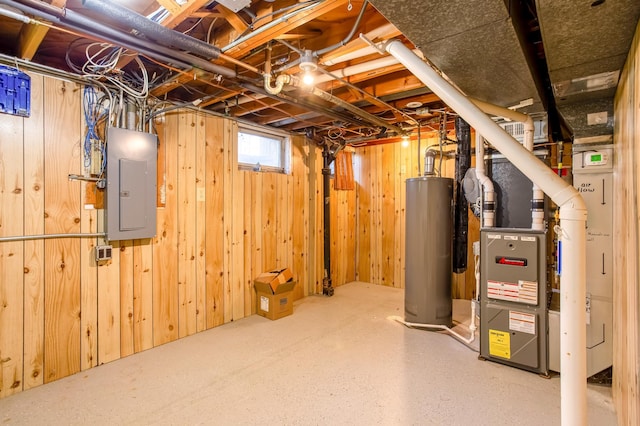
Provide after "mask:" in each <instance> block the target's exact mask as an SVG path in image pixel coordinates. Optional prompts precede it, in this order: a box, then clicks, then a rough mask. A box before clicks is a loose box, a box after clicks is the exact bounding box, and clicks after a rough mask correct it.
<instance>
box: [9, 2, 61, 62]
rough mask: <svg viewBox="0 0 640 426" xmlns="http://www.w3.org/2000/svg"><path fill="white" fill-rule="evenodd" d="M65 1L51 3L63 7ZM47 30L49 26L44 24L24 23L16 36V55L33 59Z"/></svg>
mask: <svg viewBox="0 0 640 426" xmlns="http://www.w3.org/2000/svg"><path fill="white" fill-rule="evenodd" d="M66 3H67V0H52V1H51V5H52V6H56V7H64V6H65V5H66ZM48 32H49V27H46V26H44V25H33V24H27V25H25V26H24V27H23V28H22V30H21V31H20V35H19V36H18V56H19V57H20V58H22V59H26V60H29V61H30V60H31V59H33V57H34V56H35V54H36V52H37V51H38V47H40V44H41V43H42V40H44V38H45V37H46V36H47V33H48Z"/></svg>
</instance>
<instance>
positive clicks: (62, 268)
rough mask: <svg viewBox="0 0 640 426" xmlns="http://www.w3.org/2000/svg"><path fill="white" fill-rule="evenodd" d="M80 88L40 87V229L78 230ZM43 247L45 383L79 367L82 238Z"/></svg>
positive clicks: (63, 84)
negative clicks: (42, 195)
mask: <svg viewBox="0 0 640 426" xmlns="http://www.w3.org/2000/svg"><path fill="white" fill-rule="evenodd" d="M79 93H80V87H79V86H78V85H76V84H75V83H69V82H66V81H62V80H54V79H47V80H46V81H45V86H44V146H45V155H44V181H45V182H46V188H45V203H44V218H45V224H44V231H45V233H48V234H58V233H77V232H80V196H81V195H80V184H79V183H78V182H69V178H68V175H69V174H71V173H77V172H78V168H79V167H78V165H79V164H80V158H79V156H80V150H79V149H78V147H79V142H80V139H81V135H80V119H79V117H80V96H79ZM44 245H45V250H44V252H45V257H44V268H45V278H44V287H45V301H44V306H45V345H44V381H45V383H46V382H50V381H52V380H56V379H59V378H62V377H65V376H68V375H70V374H73V373H76V372H78V371H80V269H79V268H78V267H77V265H79V262H80V241H79V240H77V239H68V238H60V239H51V240H46V241H45V242H44Z"/></svg>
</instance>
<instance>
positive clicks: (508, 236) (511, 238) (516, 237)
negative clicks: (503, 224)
mask: <svg viewBox="0 0 640 426" xmlns="http://www.w3.org/2000/svg"><path fill="white" fill-rule="evenodd" d="M504 239H505V240H508V241H518V236H517V235H505V236H504Z"/></svg>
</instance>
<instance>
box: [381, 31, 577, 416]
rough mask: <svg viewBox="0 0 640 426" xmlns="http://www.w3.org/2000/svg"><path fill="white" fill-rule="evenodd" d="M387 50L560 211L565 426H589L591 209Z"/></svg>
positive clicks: (417, 64)
mask: <svg viewBox="0 0 640 426" xmlns="http://www.w3.org/2000/svg"><path fill="white" fill-rule="evenodd" d="M383 46H384V48H385V50H386V51H387V52H389V53H390V54H392V55H393V56H395V57H396V58H398V60H399V61H400V62H401V63H402V64H403V65H404V66H405V67H406V68H407V69H408V70H409V71H411V73H413V74H414V75H415V76H416V77H418V78H419V79H420V80H421V81H422V82H423V83H424V84H425V85H426V86H428V87H429V88H430V89H431V90H432V91H433V93H435V94H436V95H437V96H438V97H440V99H442V101H443V102H444V103H446V104H447V105H449V106H450V107H451V108H453V109H454V110H455V111H456V112H457V113H458V114H459V115H460V116H461V117H462V118H464V119H465V121H467V122H468V123H469V124H470V125H471V126H473V127H474V128H475V129H476V131H478V132H480V133H481V134H482V135H483V136H484V137H485V138H486V139H487V140H488V141H489V142H490V143H491V144H492V145H493V146H494V147H496V149H498V150H499V151H500V152H501V153H502V154H503V155H504V156H505V157H506V158H507V159H508V160H509V161H511V163H513V165H514V166H516V168H518V170H520V171H521V172H522V173H523V174H524V175H525V176H527V177H528V178H529V179H530V180H531V181H532V182H534V183H536V184H537V185H538V186H539V187H540V188H541V189H542V191H544V192H545V193H546V194H547V195H548V196H549V197H550V198H551V199H552V200H553V201H554V202H555V203H556V204H558V205H559V206H560V230H559V233H558V234H559V235H560V238H561V243H562V245H561V248H559V251H560V253H561V261H560V267H561V283H562V285H561V286H560V310H561V311H562V315H561V316H560V352H561V354H560V368H561V370H562V374H561V375H560V385H561V397H560V399H561V419H562V425H564V426H568V425H586V424H587V368H586V366H587V356H586V346H587V345H586V310H585V299H586V290H585V288H586V265H585V262H586V221H587V208H586V205H585V203H584V200H583V199H582V197H581V196H580V194H579V193H578V191H576V189H575V188H573V186H571V185H570V184H568V183H567V182H565V181H564V180H562V178H560V177H559V176H558V175H557V174H555V173H554V172H553V170H551V169H550V168H549V167H547V166H546V165H545V164H544V163H543V162H542V161H540V160H539V159H538V158H537V157H536V156H535V155H533V154H532V153H531V152H529V151H528V150H527V149H526V148H524V147H523V146H522V145H520V144H519V143H518V141H516V140H515V139H514V138H513V137H511V136H510V135H509V134H508V133H507V132H505V131H504V129H502V128H501V127H500V126H498V125H497V124H496V123H494V122H493V120H491V118H489V117H488V116H487V115H486V114H485V113H483V112H482V111H481V110H480V109H479V108H478V107H477V106H476V105H474V104H473V102H471V101H470V100H469V99H467V97H466V96H465V95H464V94H462V93H461V92H460V91H459V90H457V89H456V88H455V87H454V86H453V85H452V84H451V83H449V82H448V81H447V80H446V79H445V78H444V77H442V75H441V74H440V73H439V72H438V71H436V70H435V69H434V68H433V67H431V66H429V65H427V64H426V63H425V62H423V61H422V60H421V59H420V58H419V57H418V56H416V55H415V54H413V53H412V52H411V50H410V49H408V48H407V47H406V46H404V45H403V44H402V42H400V41H399V40H391V41H389V42H387V43H385V44H383Z"/></svg>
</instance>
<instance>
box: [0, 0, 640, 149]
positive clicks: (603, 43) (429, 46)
mask: <svg viewBox="0 0 640 426" xmlns="http://www.w3.org/2000/svg"><path fill="white" fill-rule="evenodd" d="M47 3H49V2H46V3H45V2H44V1H39V0H0V7H1V8H4V9H2V10H0V15H4V16H0V53H2V54H3V55H4V56H3V58H2V59H3V62H5V63H11V62H12V61H11V59H12V58H13V57H18V58H24V59H26V60H29V61H32V62H33V63H37V64H42V65H46V66H49V67H54V68H56V69H61V70H64V71H70V72H75V73H83V72H85V73H89V72H92V73H94V74H99V75H98V76H96V77H94V78H100V79H101V81H103V82H108V81H107V79H106V77H111V78H117V79H119V80H121V81H122V82H123V83H124V84H128V85H131V86H132V88H133V91H134V92H140V91H143V90H142V89H143V86H144V84H143V83H144V81H145V80H147V81H148V83H149V99H150V100H152V102H159V101H163V100H168V101H171V102H174V103H190V104H197V106H198V107H199V108H204V109H210V110H213V111H216V112H218V113H220V114H225V115H228V116H233V117H237V118H240V119H243V120H247V121H250V122H254V123H258V124H263V125H268V126H271V127H274V128H278V129H282V130H287V131H294V132H297V131H306V130H308V129H312V130H313V131H314V133H315V134H316V135H320V136H328V137H331V138H341V139H345V140H346V141H347V142H349V143H354V144H355V143H362V142H366V141H374V140H383V141H396V140H399V136H400V135H401V134H404V133H410V132H413V133H414V134H415V129H416V128H417V127H418V126H419V127H420V128H421V129H422V130H437V129H438V128H440V127H441V126H446V125H447V117H449V118H450V117H451V115H449V114H445V113H448V112H449V111H448V110H447V109H446V106H445V105H444V104H443V103H442V102H441V101H440V100H439V99H438V98H437V97H436V96H434V95H433V94H432V93H431V92H430V91H429V89H428V88H426V87H424V85H423V84H422V83H421V82H420V81H419V80H418V79H417V78H415V77H414V76H412V75H411V74H410V73H409V72H408V71H407V70H405V69H404V67H402V66H401V65H400V64H398V63H397V62H395V61H394V60H393V58H391V57H389V56H383V55H381V54H380V53H378V52H376V51H374V50H373V49H372V48H371V47H370V46H368V44H367V43H366V42H365V41H363V40H362V39H360V38H359V37H358V34H360V33H363V34H366V35H367V37H368V38H369V39H371V40H373V41H376V42H380V41H384V40H388V39H390V38H399V39H400V40H402V41H403V42H404V43H405V44H406V45H407V46H409V47H411V48H418V49H420V51H421V52H422V53H424V55H425V56H426V57H427V58H428V59H429V60H430V61H431V62H432V63H434V64H435V65H437V66H438V67H439V68H440V69H442V70H443V72H444V73H445V74H447V76H448V77H449V78H450V79H451V80H452V81H453V82H455V83H456V84H457V85H458V86H459V87H460V88H461V90H463V91H464V92H466V93H467V94H468V95H470V96H473V97H475V98H478V99H480V100H483V101H487V102H491V103H495V104H498V105H501V106H516V107H517V108H520V110H521V111H525V112H543V111H546V110H548V111H549V120H550V124H551V128H552V130H553V133H554V134H553V137H554V138H561V137H562V138H566V137H567V136H568V135H569V133H570V132H572V133H573V134H574V135H575V136H576V137H593V136H594V135H595V136H601V135H608V134H611V132H612V118H611V117H612V97H613V91H614V88H615V85H616V84H617V78H618V77H617V75H614V74H611V75H610V74H602V73H605V72H611V71H619V70H621V67H622V65H623V62H624V59H625V58H626V54H627V51H628V49H629V46H630V44H631V38H632V37H633V34H634V31H635V28H636V25H637V23H638V16H639V15H640V2H638V1H637V0H606V1H602V0H596V1H583V0H574V1H554V0H537V1H534V0H521V1H515V0H513V1H509V0H485V1H482V2H479V1H475V2H469V1H466V0H425V1H420V2H409V1H404V0H371V3H370V4H368V5H367V4H366V2H365V1H364V0H324V1H323V0H307V1H296V0H275V1H274V0H271V1H269V0H253V1H251V0H221V1H210V0H188V1H187V0H179V1H178V0H157V1H155V0H130V1H125V0H119V1H106V0H84V1H82V2H81V1H80V0H66V1H65V0H52V1H51V2H50V3H51V4H50V5H49V4H47ZM112 4H116V5H120V6H123V7H125V8H127V9H128V10H131V11H133V12H136V13H138V14H140V15H139V16H137V15H134V14H132V13H129V12H128V11H127V10H124V11H123V10H115V11H112V12H113V14H112V15H107V14H106V13H107V11H105V10H104V8H105V7H108V8H109V9H111V8H110V7H109V6H110V5H112ZM163 13H164V15H165V17H164V19H158V17H159V16H160V15H161V14H163ZM7 15H8V16H7ZM360 15H361V19H360V20H358V17H359V16H360ZM142 16H144V17H147V18H145V19H143V21H145V22H144V23H143V24H142V26H140V25H138V24H139V22H137V21H136V19H135V18H136V17H137V18H141V17H142ZM151 19H154V20H155V21H157V22H159V24H154V23H152V22H151ZM21 21H27V22H29V23H25V22H21ZM47 22H50V23H51V24H46V25H34V23H38V24H43V23H47ZM390 22H391V23H390ZM356 24H357V27H356ZM158 27H165V28H168V29H171V30H175V32H172V33H170V34H165V33H163V32H161V31H160V29H158ZM134 28H135V29H134ZM352 30H354V31H353V33H352ZM185 34H186V35H187V36H185ZM96 42H110V43H111V44H113V45H116V46H120V47H124V48H126V49H127V50H123V51H122V52H120V51H116V50H114V49H111V48H108V49H104V50H101V49H102V47H101V46H98V45H95V44H91V43H96ZM212 46H213V47H212ZM99 52H100V53H99ZM305 52H306V53H307V54H308V55H310V58H311V59H312V60H311V61H310V62H316V61H317V67H318V68H317V69H316V70H315V72H314V74H315V78H316V83H315V84H314V86H311V87H312V88H309V87H306V86H304V84H303V83H301V82H300V80H301V77H302V71H301V69H300V63H301V57H303V56H304V53H305ZM136 54H138V55H137V56H136ZM94 55H95V57H93V62H94V63H93V64H91V63H89V62H90V61H89V59H88V57H92V56H94ZM306 61H307V60H306V59H305V58H302V62H303V63H304V62H306ZM140 64H142V66H144V69H145V70H146V72H147V74H148V78H145V77H144V76H143V73H142V68H141V65H140ZM285 74H286V75H290V76H292V81H288V79H289V77H280V79H278V77H279V76H282V75H285ZM594 74H601V75H600V77H598V78H599V79H597V80H596V83H597V84H600V85H599V86H597V90H593V88H594V87H596V86H594V84H595V83H593V82H592V81H591V80H589V82H588V83H586V82H585V80H582V79H583V78H584V77H587V76H592V75H594ZM265 75H268V76H270V77H269V79H267V80H269V81H267V82H266V83H265V77H264V76H265ZM612 81H613V82H612ZM278 82H280V83H282V84H281V86H282V88H280V86H279V85H278ZM607 83H609V84H610V85H612V87H606V84H607ZM587 86H588V90H587ZM269 92H271V93H269ZM154 100H155V101H154ZM518 105H520V106H518ZM601 110H606V111H607V112H608V115H607V117H606V118H605V119H604V121H602V120H603V119H602V115H600V116H599V117H600V118H596V123H595V124H591V125H587V124H586V123H587V114H590V113H592V112H601ZM591 121H593V120H591Z"/></svg>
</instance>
